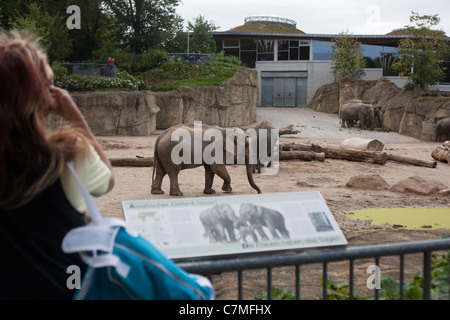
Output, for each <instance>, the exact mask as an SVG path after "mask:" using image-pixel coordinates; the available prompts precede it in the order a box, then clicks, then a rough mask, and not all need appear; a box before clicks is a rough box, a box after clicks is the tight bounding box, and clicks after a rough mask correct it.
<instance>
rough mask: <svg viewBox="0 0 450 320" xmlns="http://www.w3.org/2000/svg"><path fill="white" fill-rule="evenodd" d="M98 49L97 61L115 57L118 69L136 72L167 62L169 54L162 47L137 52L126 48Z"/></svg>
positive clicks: (102, 61)
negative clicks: (106, 50)
mask: <svg viewBox="0 0 450 320" xmlns="http://www.w3.org/2000/svg"><path fill="white" fill-rule="evenodd" d="M104 51H105V50H98V51H96V52H95V53H94V55H95V56H96V58H95V60H94V61H95V62H96V63H106V60H107V59H108V58H114V62H115V64H116V66H117V68H118V69H120V70H125V71H127V72H128V73H131V74H136V73H141V72H145V71H148V70H151V69H155V68H158V67H160V66H161V65H163V64H164V63H166V62H167V54H166V52H165V51H163V50H160V49H149V50H148V51H147V52H144V53H140V54H136V53H133V52H130V51H127V50H124V49H114V50H112V51H111V52H109V51H108V52H104Z"/></svg>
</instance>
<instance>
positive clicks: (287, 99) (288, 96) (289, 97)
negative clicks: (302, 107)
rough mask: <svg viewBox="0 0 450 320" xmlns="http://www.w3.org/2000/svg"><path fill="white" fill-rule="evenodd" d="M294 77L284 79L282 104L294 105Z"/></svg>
mask: <svg viewBox="0 0 450 320" xmlns="http://www.w3.org/2000/svg"><path fill="white" fill-rule="evenodd" d="M296 82H297V81H296V78H285V79H284V106H285V107H295V94H296Z"/></svg>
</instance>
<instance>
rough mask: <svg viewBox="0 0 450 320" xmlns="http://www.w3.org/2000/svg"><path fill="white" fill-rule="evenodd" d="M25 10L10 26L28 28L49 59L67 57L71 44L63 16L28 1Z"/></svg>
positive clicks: (21, 28) (20, 28)
mask: <svg viewBox="0 0 450 320" xmlns="http://www.w3.org/2000/svg"><path fill="white" fill-rule="evenodd" d="M27 11H28V12H26V13H24V14H18V15H17V16H16V18H15V20H14V22H11V23H10V26H11V27H12V28H15V29H19V30H28V31H30V32H31V33H33V34H34V35H35V36H37V37H38V38H40V44H41V46H43V48H44V49H46V51H47V55H48V58H49V59H50V61H54V60H64V59H65V58H67V57H68V56H69V55H70V52H71V46H72V44H71V41H70V39H69V34H68V29H67V26H66V20H65V19H64V17H62V16H60V15H58V14H50V13H49V12H47V11H43V10H41V7H40V6H39V5H38V4H36V3H30V4H29V5H28V8H27Z"/></svg>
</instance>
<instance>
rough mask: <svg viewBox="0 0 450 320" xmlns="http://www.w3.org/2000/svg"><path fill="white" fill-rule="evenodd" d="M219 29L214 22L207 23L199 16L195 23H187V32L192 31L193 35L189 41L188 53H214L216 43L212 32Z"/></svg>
mask: <svg viewBox="0 0 450 320" xmlns="http://www.w3.org/2000/svg"><path fill="white" fill-rule="evenodd" d="M217 29H219V27H218V26H216V25H215V23H214V21H208V20H206V19H205V17H204V16H202V15H200V16H198V17H197V18H195V21H194V22H193V23H192V22H188V30H192V31H193V33H194V35H193V37H192V40H191V41H190V44H189V47H190V51H196V52H197V51H201V52H203V53H214V52H216V41H215V40H214V38H213V35H212V32H213V31H215V30H217Z"/></svg>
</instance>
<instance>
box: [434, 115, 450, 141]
mask: <svg viewBox="0 0 450 320" xmlns="http://www.w3.org/2000/svg"><path fill="white" fill-rule="evenodd" d="M449 137H450V118H444V119H441V120H439V121H438V122H437V123H436V138H435V141H436V142H441V141H445V140H447V139H449Z"/></svg>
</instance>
